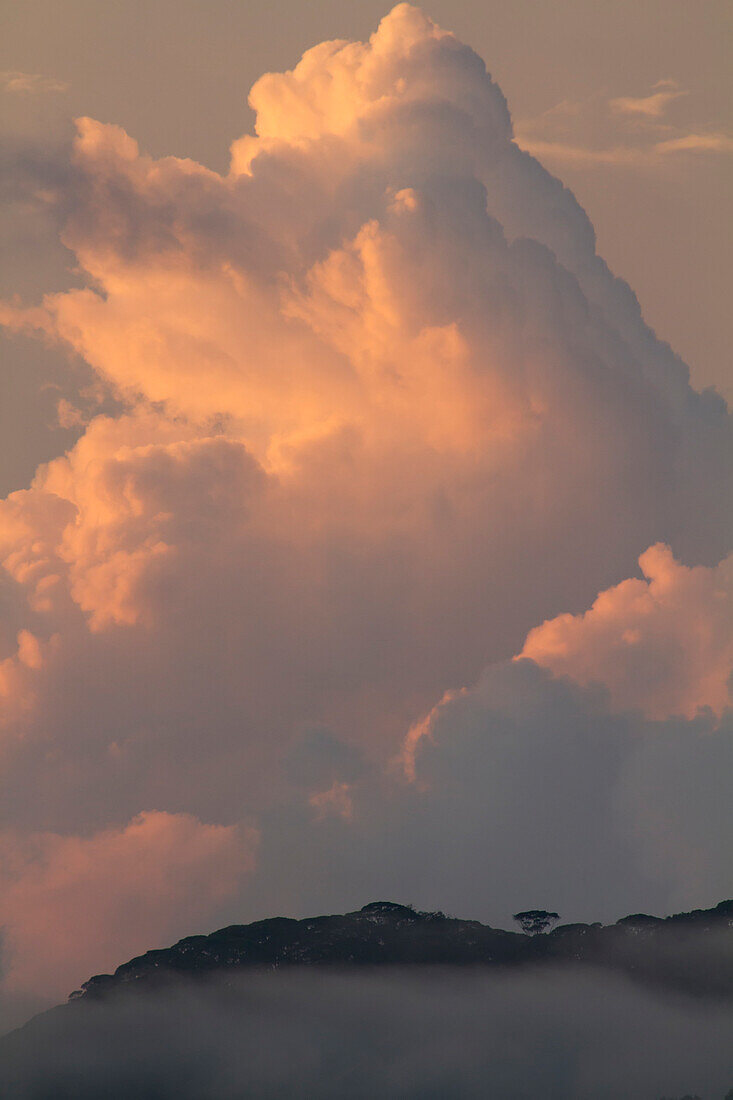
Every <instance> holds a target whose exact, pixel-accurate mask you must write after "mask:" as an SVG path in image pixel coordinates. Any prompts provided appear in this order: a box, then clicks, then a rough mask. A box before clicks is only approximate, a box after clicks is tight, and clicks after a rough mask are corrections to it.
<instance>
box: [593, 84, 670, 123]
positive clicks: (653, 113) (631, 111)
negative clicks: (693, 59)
mask: <svg viewBox="0 0 733 1100" xmlns="http://www.w3.org/2000/svg"><path fill="white" fill-rule="evenodd" d="M654 87H655V88H660V89H661V90H660V91H653V92H651V94H649V95H646V96H639V97H636V98H635V97H634V96H620V97H619V98H617V99H611V100H609V107H610V108H611V110H612V111H617V112H619V113H620V114H624V115H643V116H644V117H645V118H652V119H657V118H661V117H662V115H664V114H666V111H667V107H668V106H669V104H670V103H672V102H674V100H675V99H679V98H680V96H685V95H689V92H687V91H686V90H685V89H684V88H680V87H679V86H678V85H677V84H676V82H675V81H674V80H660V81H658V82H657V84H655V85H654Z"/></svg>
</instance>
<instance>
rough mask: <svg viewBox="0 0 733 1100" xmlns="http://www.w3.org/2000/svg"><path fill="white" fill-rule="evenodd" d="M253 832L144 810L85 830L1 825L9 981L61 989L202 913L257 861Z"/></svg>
mask: <svg viewBox="0 0 733 1100" xmlns="http://www.w3.org/2000/svg"><path fill="white" fill-rule="evenodd" d="M256 840H257V837H256V834H255V832H254V831H253V830H251V829H249V830H248V829H243V828H239V827H234V826H222V825H205V824H202V823H201V822H200V821H198V820H197V819H196V818H195V817H192V816H191V815H190V814H168V813H159V812H152V811H151V812H146V813H141V814H138V815H137V816H136V817H135V818H133V820H132V821H130V822H129V823H128V824H127V825H125V826H123V827H122V828H115V827H111V828H106V829H103V830H102V831H100V832H97V833H94V834H92V835H91V836H59V835H57V834H54V833H38V834H31V835H30V836H23V837H20V836H17V835H14V834H3V835H2V836H0V852H1V853H2V866H3V870H2V872H1V874H2V901H0V920H1V921H2V923H3V926H4V930H5V942H4V947H5V958H6V965H7V968H8V969H7V972H6V982H7V985H8V987H9V988H10V989H23V990H26V991H33V992H37V993H42V994H46V995H47V994H48V993H49V992H52V993H54V994H55V995H56V996H58V997H60V996H63V995H64V994H68V992H70V987H71V986H73V984H74V983H79V982H80V981H82V980H84V979H85V978H86V977H88V976H89V972H90V968H91V969H92V970H94V971H96V972H100V971H106V970H109V969H110V968H114V967H115V966H116V965H118V964H119V962H120V961H121V959H124V958H126V957H128V956H130V955H133V954H136V953H139V952H141V951H144V950H146V949H148V948H149V947H151V946H153V945H154V944H160V945H161V946H163V945H164V944H166V943H167V942H168V941H169V940H170V939H171V938H176V937H177V936H178V935H179V934H180V935H183V934H185V933H186V932H188V931H190V930H192V929H193V928H195V927H197V925H198V924H199V922H206V921H208V920H209V919H210V917H211V915H212V914H213V913H215V912H216V909H217V907H218V906H219V905H220V904H221V903H222V901H225V900H226V899H227V898H229V897H231V896H232V895H233V894H234V893H235V891H236V890H237V888H238V886H239V884H240V882H241V880H242V878H243V876H246V874H247V873H248V872H250V871H251V870H252V868H253V866H254V856H255V850H256Z"/></svg>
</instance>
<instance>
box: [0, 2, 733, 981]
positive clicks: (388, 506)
mask: <svg viewBox="0 0 733 1100" xmlns="http://www.w3.org/2000/svg"><path fill="white" fill-rule="evenodd" d="M5 12H6V34H5V36H4V42H3V47H2V49H3V51H5V52H4V55H3V60H2V63H1V66H0V67H2V69H3V70H4V75H3V86H4V90H3V92H2V95H3V103H4V105H5V107H6V112H5V123H4V125H5V131H4V132H5V138H6V141H5V147H6V150H7V153H6V156H5V160H4V168H5V172H4V181H5V182H4V188H5V191H4V193H5V195H6V196H7V198H8V200H9V201H8V203H7V204H6V210H5V214H4V220H3V223H2V232H3V235H4V241H5V243H6V244H7V246H8V248H7V251H8V253H9V254H10V256H11V259H10V262H9V263H7V264H5V265H4V268H3V273H2V287H1V288H0V289H1V292H2V301H0V321H2V323H3V324H4V326H5V328H6V331H7V336H6V345H5V347H6V348H7V357H6V361H5V364H4V367H3V374H2V384H3V404H2V410H1V411H2V437H1V439H0V446H1V447H2V454H1V457H2V460H3V471H2V485H1V486H0V491H2V492H3V493H7V494H8V495H7V497H6V499H5V500H3V501H0V562H2V573H1V574H0V582H1V583H0V608H1V610H2V618H1V619H0V704H1V705H2V710H1V711H0V728H1V729H2V741H1V743H2V750H3V754H4V768H3V773H2V774H3V779H2V783H3V787H2V791H0V796H1V797H0V803H1V804H2V815H3V816H2V820H1V822H0V855H2V858H3V862H2V869H1V870H0V875H1V876H2V881H1V882H0V886H2V887H3V889H2V902H0V924H2V925H3V926H4V927H5V929H6V932H5V935H6V940H7V942H6V956H5V957H6V958H7V960H8V962H7V964H6V967H7V973H6V977H5V986H6V988H7V989H8V990H10V991H13V992H14V993H15V994H17V995H18V996H21V995H22V996H26V995H31V994H38V995H43V996H47V995H48V996H50V995H56V996H58V995H60V994H62V993H63V992H65V991H67V990H68V989H70V988H73V987H74V986H76V985H78V984H79V983H80V981H82V980H83V979H84V978H85V977H87V976H88V975H89V973H90V972H91V971H94V970H100V969H104V968H109V967H111V966H114V965H115V964H117V963H118V962H121V961H122V960H123V959H124V958H126V957H128V956H129V955H132V954H134V953H136V952H138V951H141V950H144V949H146V948H148V947H151V946H154V945H156V944H160V943H165V942H167V941H168V940H170V939H173V938H175V937H176V936H179V935H183V934H186V933H190V932H193V931H196V930H198V929H203V930H206V929H208V928H210V927H211V926H212V925H213V924H214V923H216V922H221V923H225V922H226V921H232V920H247V919H253V918H254V917H258V916H267V915H272V913H274V912H283V913H290V914H294V915H298V914H303V913H305V912H308V911H314V912H315V911H323V910H324V909H333V910H342V909H344V908H355V907H357V906H359V905H362V904H364V903H365V902H366V901H369V900H373V899H374V898H375V897H391V898H393V899H394V900H397V901H413V902H415V903H417V904H418V905H420V906H421V907H424V908H428V909H434V908H441V909H445V910H449V911H452V912H455V913H456V914H460V915H462V916H475V917H478V918H482V919H486V920H491V921H495V922H506V920H507V919H508V915H509V914H511V912H513V911H514V910H516V909H520V908H530V907H533V906H536V905H541V906H548V907H549V908H551V909H556V910H557V911H559V912H561V913H562V915H563V916H564V917H565V918H567V919H569V920H574V919H589V920H595V919H615V918H616V917H618V916H620V915H622V914H623V913H624V912H628V911H629V910H631V911H638V910H640V909H644V908H648V909H656V910H659V911H664V912H669V911H671V910H672V909H675V908H678V909H679V908H685V907H687V908H690V907H693V906H701V905H708V904H714V903H715V902H717V901H719V900H720V898H721V897H722V896H723V895H724V894H729V893H730V865H731V861H730V853H729V851H726V850H724V846H723V845H722V844H721V837H729V836H730V835H731V834H732V833H733V823H732V822H731V805H730V798H729V783H728V780H727V776H728V775H729V770H730V767H731V766H732V763H733V762H732V759H731V758H732V755H733V737H732V730H731V710H730V683H731V681H730V673H731V665H732V664H733V637H732V632H731V623H732V621H733V615H732V613H731V588H732V587H733V585H732V581H733V558H731V557H726V555H729V554H730V550H731V521H732V517H731V510H730V468H731V430H730V417H729V414H728V411H727V408H726V405H725V402H724V400H723V399H722V398H721V397H720V396H719V395H716V394H715V393H713V392H711V391H706V392H702V391H703V389H704V387H706V386H708V385H710V384H713V383H715V384H717V385H718V386H719V388H720V389H721V390H724V389H725V388H726V375H725V369H726V368H725V364H724V352H725V353H726V355H727V348H728V344H729V337H730V327H729V326H730V316H729V315H730V311H729V309H728V305H727V301H728V294H729V284H730V256H729V251H728V245H727V241H726V233H727V232H728V229H729V218H728V216H727V215H728V211H727V208H726V199H727V194H726V192H729V189H730V173H731V168H730V166H731V163H732V162H733V155H732V152H731V150H732V141H731V136H730V131H729V129H726V127H727V125H728V124H729V119H726V117H725V116H724V108H725V106H726V103H727V99H726V95H725V90H724V84H725V80H726V79H727V72H726V64H725V63H726V60H727V54H728V52H729V51H728V44H727V43H726V33H727V28H726V26H725V22H724V5H723V4H720V5H718V4H714V3H700V2H695V3H680V2H676V0H665V2H664V3H656V2H648V3H641V4H640V3H638V2H637V3H634V4H631V3H629V4H626V3H610V4H602V5H591V4H587V3H559V4H552V5H549V4H548V5H536V4H525V3H513V4H501V5H500V4H484V5H481V6H479V5H475V4H473V5H469V4H451V5H448V4H440V3H437V4H435V5H433V6H432V7H431V8H430V9H429V11H428V13H427V14H422V13H421V12H420V11H419V10H418V9H415V8H410V7H408V6H407V5H400V6H399V7H398V8H396V9H395V10H394V11H393V12H392V13H391V14H389V15H387V14H386V12H385V10H384V9H383V8H382V7H381V6H378V5H377V4H374V3H364V4H351V5H347V6H344V5H343V4H341V5H336V4H335V3H319V4H311V5H307V6H306V5H294V4H287V5H286V4H275V5H273V4H269V5H267V7H266V8H265V7H264V6H262V7H258V6H256V5H245V4H241V5H234V4H224V3H206V4H203V3H195V4H193V3H185V2H184V3H166V2H162V0H161V2H156V0H154V2H152V3H144V4H143V3H139V4H138V3H132V2H129V0H128V2H124V3H104V4H99V3H58V2H56V3H34V2H33V0H25V2H24V3H22V4H14V3H11V4H6V6H5ZM383 16H385V18H384V19H383V21H382V22H381V23H380V18H381V17H383ZM430 16H432V17H433V19H434V20H435V22H433V21H432V20H431V18H430ZM441 27H443V28H445V29H441ZM377 28H378V29H377ZM370 36H371V37H370ZM334 39H339V40H340V41H337V42H334V41H333V40H334ZM319 43H321V44H320V45H319ZM464 43H465V44H464ZM306 51H307V52H306ZM302 54H305V56H304V57H303V59H302V61H300V60H299V59H300V57H301V55H302ZM482 58H483V61H482ZM484 61H485V63H486V66H487V68H488V71H489V73H490V74H491V76H492V77H493V79H491V77H490V76H489V75H487V72H486V69H485V68H484ZM263 74H265V75H263ZM252 86H254V87H253V90H252V95H251V101H250V102H251V107H248V106H247V95H248V93H249V90H250V88H252ZM255 116H256V136H255V129H254V123H255ZM72 118H76V119H77V123H76V128H75V127H74V125H73V124H72V121H71V120H72ZM543 165H544V167H543ZM560 181H562V182H560ZM563 184H564V185H565V186H563ZM574 196H575V197H574ZM594 231H595V234H596V235H597V248H596V238H595V236H594ZM62 242H63V243H62ZM634 292H635V293H636V294H637V295H638V298H639V301H640V303H641V307H642V312H640V310H639V306H638V303H637V299H636V297H635V296H634ZM649 325H651V328H650V327H649ZM665 341H669V342H670V343H671V345H672V347H670V346H669V345H668V343H666V342H665ZM685 362H687V363H688V364H689V366H690V368H691V381H690V378H689V377H688V370H687V366H686V365H685ZM727 392H728V393H730V386H728V390H727ZM39 464H40V465H39Z"/></svg>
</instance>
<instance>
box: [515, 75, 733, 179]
mask: <svg viewBox="0 0 733 1100" xmlns="http://www.w3.org/2000/svg"><path fill="white" fill-rule="evenodd" d="M687 95H689V92H688V91H687V90H685V89H683V88H680V87H679V85H678V84H677V83H676V82H675V81H673V80H660V81H658V82H657V84H655V85H654V87H653V89H652V91H651V92H650V93H649V95H646V96H639V97H634V96H618V97H616V98H612V99H606V98H604V97H602V96H600V95H597V96H593V97H590V98H589V99H588V100H586V101H584V102H571V101H567V100H564V101H562V102H560V103H558V104H556V105H555V106H554V107H551V108H549V110H547V111H544V112H543V113H542V114H540V115H539V116H537V117H536V118H531V119H524V120H521V121H520V122H519V123H518V125H517V141H518V143H519V145H520V146H521V147H522V148H523V149H525V150H527V151H528V152H530V153H531V154H532V155H533V156H537V157H540V158H542V159H546V160H548V162H549V163H557V164H561V165H562V164H574V165H577V166H579V167H582V166H587V167H593V166H602V165H606V166H609V167H611V166H616V167H620V168H624V167H626V168H644V169H655V168H656V169H658V168H661V167H663V166H664V165H665V163H667V164H668V163H669V161H668V160H667V157H668V155H669V154H671V153H675V154H689V155H695V156H698V155H701V154H703V155H704V154H708V155H712V154H719V155H724V154H726V153H729V152H730V151H731V149H733V139H732V138H731V136H730V135H729V134H727V133H724V132H721V131H716V130H712V129H711V128H710V127H709V126H705V125H701V124H700V123H699V122H695V123H692V124H690V123H688V124H686V125H684V124H682V123H681V122H674V121H670V120H669V119H668V118H667V114H668V108H669V107H670V104H672V103H673V102H675V101H676V100H679V99H681V98H683V97H685V96H687Z"/></svg>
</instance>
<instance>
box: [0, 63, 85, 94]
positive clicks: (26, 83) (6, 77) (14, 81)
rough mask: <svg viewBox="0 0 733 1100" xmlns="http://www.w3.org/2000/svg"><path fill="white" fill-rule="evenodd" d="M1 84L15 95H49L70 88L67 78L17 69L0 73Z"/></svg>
mask: <svg viewBox="0 0 733 1100" xmlns="http://www.w3.org/2000/svg"><path fill="white" fill-rule="evenodd" d="M0 86H1V87H3V88H4V89H5V91H6V92H12V93H14V94H15V95H47V94H49V93H54V92H65V91H67V90H68V88H69V85H68V84H67V83H66V81H65V80H57V79H56V77H53V76H42V75H41V74H40V73H22V72H19V71H18V70H15V69H8V70H6V71H5V72H2V73H0Z"/></svg>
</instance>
